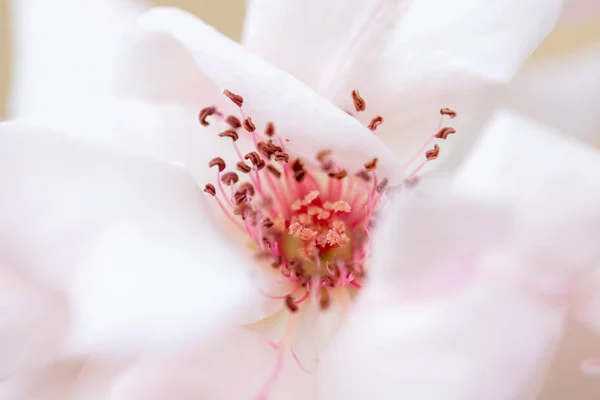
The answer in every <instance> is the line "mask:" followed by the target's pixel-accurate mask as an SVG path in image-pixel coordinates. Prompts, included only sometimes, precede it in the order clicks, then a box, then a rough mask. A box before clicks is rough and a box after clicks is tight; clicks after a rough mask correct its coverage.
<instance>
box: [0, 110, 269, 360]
mask: <svg viewBox="0 0 600 400" xmlns="http://www.w3.org/2000/svg"><path fill="white" fill-rule="evenodd" d="M0 140H1V142H2V145H1V146H0V163H1V165H2V170H3V171H4V178H3V181H2V185H1V188H0V190H1V192H0V198H1V199H2V204H3V207H1V208H0V210H1V211H0V221H1V223H0V226H1V228H0V244H1V245H2V251H3V254H5V255H7V256H8V258H9V259H10V260H11V261H13V262H14V263H15V265H18V266H19V267H20V268H21V270H22V271H23V272H24V273H27V274H29V275H30V276H32V278H33V279H36V280H37V281H38V282H40V283H42V284H44V285H46V286H48V287H52V288H55V289H57V290H60V291H64V292H66V294H67V295H68V297H69V301H70V308H71V312H72V315H71V318H72V332H71V342H70V344H71V345H70V346H69V348H68V349H67V350H70V351H81V350H86V349H104V348H107V349H114V348H117V349H123V350H128V349H132V350H136V349H140V348H147V347H151V346H154V348H162V347H166V346H171V345H174V344H185V341H186V340H188V339H192V338H193V339H198V338H199V337H200V338H201V337H203V335H208V334H211V333H214V332H216V331H218V330H219V329H220V328H221V327H222V326H223V325H227V324H228V323H233V322H232V320H231V319H230V318H234V317H236V316H240V314H243V313H244V312H245V311H244V310H245V309H246V307H253V306H254V304H255V303H253V300H252V299H253V296H256V297H257V301H260V300H261V299H262V296H261V295H260V294H259V293H258V292H257V291H256V290H254V289H253V288H252V286H251V284H250V282H249V280H250V276H249V275H248V271H247V270H246V265H245V263H244V262H243V261H242V260H240V258H239V257H238V255H237V254H236V253H235V252H231V251H230V249H228V245H227V244H226V243H227V242H226V241H224V240H225V239H224V238H220V237H218V235H217V232H218V230H217V229H215V228H214V227H213V226H212V224H211V219H210V214H208V213H207V212H206V211H205V210H204V207H203V203H202V201H203V200H202V199H203V197H202V196H201V193H200V190H199V188H198V187H197V186H196V184H195V182H194V181H193V179H191V177H189V176H188V175H187V174H186V173H185V172H184V171H183V170H182V169H179V168H175V167H171V166H168V165H164V164H157V163H152V162H147V161H144V160H141V159H127V158H122V157H120V156H118V155H115V154H111V153H107V152H104V151H101V150H97V149H94V148H91V147H89V146H85V145H81V144H78V143H77V142H74V141H72V140H69V139H66V138H62V137H60V136H57V135H56V134H54V133H53V132H49V131H46V130H43V129H39V128H33V127H31V126H27V125H25V124H22V123H15V122H12V123H4V124H2V125H0ZM31 249H34V250H35V251H32V250H31Z"/></svg>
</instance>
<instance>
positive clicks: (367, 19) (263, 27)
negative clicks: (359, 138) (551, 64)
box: [244, 0, 562, 129]
mask: <svg viewBox="0 0 600 400" xmlns="http://www.w3.org/2000/svg"><path fill="white" fill-rule="evenodd" d="M561 4H562V2H561V1H560V0H551V1H545V0H527V1H521V0H502V1H495V2H493V3H488V2H481V1H477V0H460V1H452V2H447V1H440V0H411V1H396V0H392V1H374V0H372V1H350V2H348V1H335V2H326V3H323V2H320V1H316V0H311V1H308V2H307V1H298V0H296V1H286V2H285V3H281V4H280V3H279V2H269V1H267V0H254V1H252V2H250V6H249V19H248V21H247V22H246V29H245V40H244V41H245V43H246V44H247V45H248V46H249V47H250V48H251V49H253V50H254V51H256V52H258V54H259V55H261V56H263V57H265V58H266V59H267V60H268V61H271V62H272V63H274V64H275V65H277V66H279V67H280V68H282V69H285V70H287V71H289V72H291V73H292V74H293V75H295V76H296V77H298V78H299V79H301V80H303V81H304V82H307V83H308V84H309V85H311V86H312V87H313V88H317V90H318V91H319V92H320V93H322V94H323V95H324V96H325V97H326V98H329V99H335V102H336V103H338V104H343V105H344V106H350V105H351V103H349V101H350V98H349V93H350V90H352V89H355V88H358V89H360V90H361V94H362V95H363V97H364V98H365V99H366V100H367V104H368V109H369V112H370V113H373V114H381V115H383V116H384V117H385V118H386V120H387V121H388V123H387V124H386V125H387V126H388V127H390V126H396V124H394V123H393V122H394V121H400V120H406V119H407V118H410V117H411V114H413V112H415V111H420V110H422V108H423V106H426V105H427V104H431V101H432V99H433V98H435V97H439V96H440V95H442V94H443V95H444V96H446V95H447V94H448V93H450V92H464V91H466V90H469V89H473V88H475V87H479V86H482V85H487V84H497V83H506V82H508V81H509V80H510V79H511V78H512V77H513V76H514V74H515V73H516V72H517V69H518V68H519V67H520V65H521V64H522V63H523V62H524V61H525V60H526V59H527V58H528V57H529V55H530V54H531V52H532V51H533V50H535V48H536V47H537V46H538V45H539V44H540V43H541V41H542V40H543V39H544V37H545V36H546V35H547V34H548V33H549V32H550V30H551V29H552V27H553V25H554V23H555V22H556V20H557V19H558V16H559V13H560V8H561ZM446 106H449V107H452V106H453V105H452V104H448V105H446ZM350 109H351V108H350ZM398 110H401V111H400V112H398ZM382 128H383V129H385V126H384V127H382Z"/></svg>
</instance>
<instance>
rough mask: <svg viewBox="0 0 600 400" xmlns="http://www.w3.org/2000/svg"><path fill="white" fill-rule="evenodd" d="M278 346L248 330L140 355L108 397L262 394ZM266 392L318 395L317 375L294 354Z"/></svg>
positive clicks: (157, 399) (296, 397)
mask: <svg viewBox="0 0 600 400" xmlns="http://www.w3.org/2000/svg"><path fill="white" fill-rule="evenodd" d="M277 357H278V353H277V350H275V349H273V348H272V347H271V346H270V345H269V344H268V343H267V341H266V340H264V338H262V337H260V336H258V335H255V334H253V333H250V332H246V331H241V330H240V331H236V332H230V333H227V334H224V335H223V336H221V337H220V340H219V341H218V342H216V343H213V344H211V345H210V347H209V348H198V349H195V350H190V351H187V352H186V353H185V354H178V355H172V356H168V357H153V358H147V359H144V360H141V361H140V362H138V363H136V364H134V365H133V366H132V367H131V368H129V369H128V370H126V371H125V372H124V373H123V374H122V375H121V376H120V377H119V378H118V379H116V380H115V381H114V384H113V385H112V388H111V390H110V393H109V396H108V398H107V399H108V400H130V399H138V398H139V399H147V400H163V399H167V398H177V399H178V400H188V399H189V400H194V399H214V400H220V399H222V400H228V399H248V400H252V399H258V398H261V399H262V397H259V394H261V389H262V388H263V386H264V385H265V384H266V383H267V382H268V381H269V378H270V376H271V374H272V373H273V371H274V369H275V368H276V366H277ZM283 357H284V358H283V370H282V371H281V372H280V374H279V375H278V376H277V379H275V380H274V385H273V387H272V388H271V390H269V391H268V392H267V393H264V394H266V395H268V396H267V397H266V398H268V399H270V400H288V399H289V400H301V399H312V398H315V395H314V391H315V385H314V378H313V377H312V376H310V375H308V374H305V373H304V372H302V371H301V370H300V369H299V368H298V366H297V365H296V363H295V361H294V360H293V358H292V356H291V354H289V352H288V353H286V354H284V355H283Z"/></svg>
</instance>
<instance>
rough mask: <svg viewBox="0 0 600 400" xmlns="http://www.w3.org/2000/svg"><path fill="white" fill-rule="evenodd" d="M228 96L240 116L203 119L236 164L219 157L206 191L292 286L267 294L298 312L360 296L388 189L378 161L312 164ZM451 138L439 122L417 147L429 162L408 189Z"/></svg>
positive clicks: (212, 112) (320, 157)
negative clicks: (218, 126) (357, 165)
mask: <svg viewBox="0 0 600 400" xmlns="http://www.w3.org/2000/svg"><path fill="white" fill-rule="evenodd" d="M224 94H225V96H227V97H228V98H229V99H230V100H231V101H232V102H233V103H234V104H235V105H236V106H237V107H238V108H239V110H240V116H239V117H238V116H234V115H229V116H225V115H223V113H221V112H219V110H217V109H216V107H212V106H211V107H207V108H204V109H203V110H201V111H200V114H199V120H200V123H201V124H202V125H204V126H208V125H209V124H210V122H209V119H208V118H209V117H212V118H213V119H216V120H217V121H220V122H223V123H225V124H226V125H225V126H227V129H224V130H222V131H221V132H220V133H218V135H219V136H220V137H222V138H223V140H228V141H230V142H231V145H232V147H233V149H234V150H235V154H236V155H237V161H235V163H230V164H231V165H228V164H227V163H226V162H225V160H224V159H223V158H222V157H219V156H216V157H215V158H213V159H212V160H211V161H210V162H209V164H208V166H209V168H213V169H214V170H215V180H214V181H213V183H207V184H206V186H205V187H204V191H205V192H206V193H207V194H208V195H210V196H212V197H213V198H214V199H215V201H216V203H217V204H218V207H219V208H220V210H221V211H222V212H223V214H224V215H225V216H226V218H228V219H229V220H230V221H231V222H232V223H233V224H234V225H236V226H237V227H238V228H239V229H240V230H241V231H243V232H244V234H245V235H246V236H247V238H248V239H249V241H250V242H251V244H252V248H253V249H254V251H255V253H256V258H257V259H258V260H259V261H260V263H261V265H263V267H264V268H271V269H273V270H274V271H275V272H276V273H277V274H279V275H280V276H281V278H282V280H283V281H286V282H288V283H290V284H291V287H292V291H291V292H290V293H289V294H286V295H284V296H277V297H276V296H269V297H271V298H279V299H281V301H282V302H283V304H284V305H285V307H286V308H287V309H288V310H289V311H290V312H292V313H294V312H296V311H298V310H299V308H300V307H301V306H302V305H303V303H304V302H305V301H306V300H307V299H314V300H315V301H316V302H317V304H318V306H319V307H320V308H321V309H323V310H325V309H327V308H328V307H329V306H330V304H331V301H332V299H334V298H335V295H336V292H338V291H342V290H343V291H351V292H356V291H359V290H360V289H361V288H362V286H363V284H364V281H365V279H366V278H367V273H368V258H369V253H370V245H369V244H370V236H371V229H372V226H373V225H374V219H375V217H376V215H377V214H378V212H379V211H380V210H381V209H382V207H383V206H384V205H385V204H386V201H385V199H386V192H387V189H388V187H389V181H388V179H387V178H386V177H384V176H379V175H378V173H377V164H378V159H377V158H371V159H368V160H364V164H363V167H362V168H361V169H359V170H358V171H347V170H346V169H344V167H343V165H340V164H339V163H338V162H337V161H336V158H335V153H334V151H333V150H332V149H323V150H321V151H319V152H318V153H317V154H314V157H313V158H312V159H301V158H298V157H297V156H296V155H295V154H294V152H293V148H291V149H288V148H287V146H288V145H290V147H292V146H293V143H292V144H290V143H288V141H287V139H285V138H284V137H283V136H282V134H281V132H279V131H278V130H277V129H276V125H275V124H274V123H273V122H269V123H267V124H266V126H264V127H263V129H258V128H257V127H256V125H255V124H254V122H253V121H252V118H251V116H247V115H246V114H245V113H244V111H243V104H244V99H243V97H242V96H240V95H238V94H234V93H233V92H231V91H229V90H225V91H224ZM352 98H353V101H354V105H355V109H356V112H363V111H365V109H366V103H365V101H364V100H363V99H362V98H361V97H360V95H359V94H358V91H353V92H352ZM440 113H441V114H442V118H444V117H451V118H454V117H455V116H456V113H455V112H454V111H452V110H449V109H442V110H441V111H440ZM383 122H384V119H383V117H382V116H379V115H376V116H374V117H373V118H372V119H371V120H370V123H369V124H368V125H366V128H367V129H370V130H371V131H373V132H374V131H375V130H376V129H377V128H378V127H379V126H380V125H382V124H383ZM453 133H455V131H454V129H452V128H449V127H445V128H441V122H440V126H439V127H438V129H437V130H436V131H435V132H433V134H432V135H430V136H431V137H429V136H428V137H427V143H426V144H425V146H423V147H422V148H421V149H419V153H420V154H421V155H422V156H423V157H422V159H421V160H419V163H418V165H417V166H416V167H415V169H414V170H413V171H411V172H410V173H409V174H408V175H407V178H408V179H407V181H406V183H407V186H408V185H410V186H412V185H414V183H415V182H416V180H417V173H418V172H419V171H420V169H421V168H422V167H423V166H424V165H425V163H427V162H429V161H432V160H434V159H436V158H437V156H438V154H439V152H440V148H439V146H438V145H437V144H435V145H434V146H433V147H432V148H427V146H428V145H429V144H430V143H431V142H432V141H433V140H434V139H435V138H438V139H444V140H445V139H446V138H447V137H448V136H449V135H450V134H453ZM242 140H245V141H249V142H250V143H252V148H251V149H250V151H249V152H242V151H241V146H240V145H239V142H240V141H242ZM417 158H418V157H415V160H416V159H417ZM354 294H355V293H351V295H354ZM265 295H267V294H265ZM267 296H268V295H267Z"/></svg>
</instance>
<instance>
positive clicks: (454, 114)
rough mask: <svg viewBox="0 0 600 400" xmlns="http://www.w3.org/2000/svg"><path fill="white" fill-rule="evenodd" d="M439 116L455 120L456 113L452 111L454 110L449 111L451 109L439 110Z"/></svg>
mask: <svg viewBox="0 0 600 400" xmlns="http://www.w3.org/2000/svg"><path fill="white" fill-rule="evenodd" d="M440 114H441V115H447V116H449V117H450V118H456V111H454V110H451V109H449V108H442V109H441V110H440Z"/></svg>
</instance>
